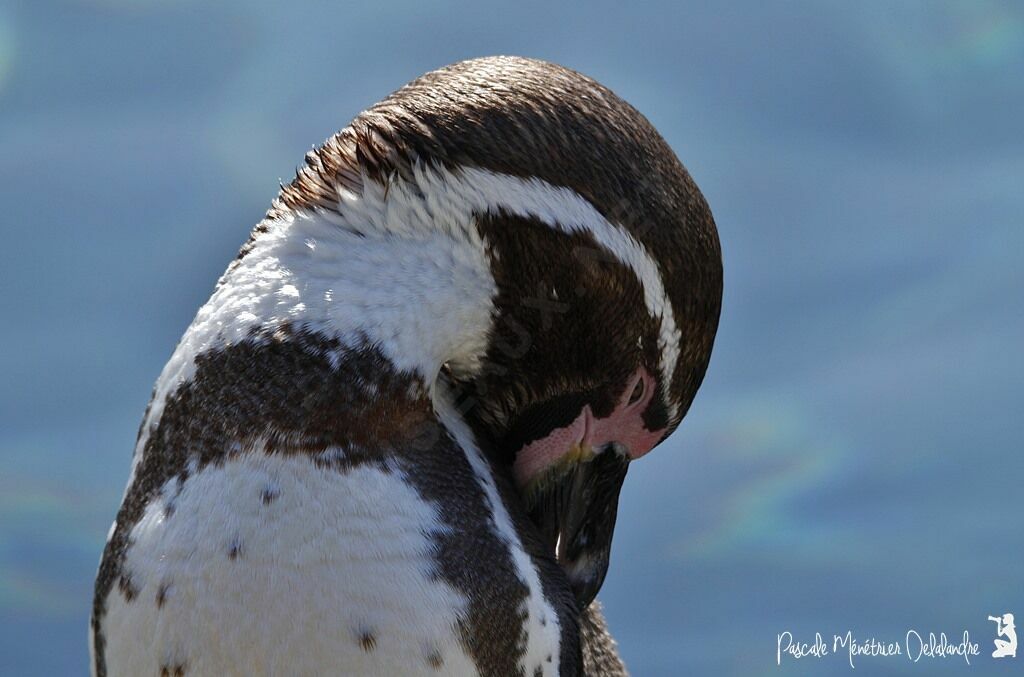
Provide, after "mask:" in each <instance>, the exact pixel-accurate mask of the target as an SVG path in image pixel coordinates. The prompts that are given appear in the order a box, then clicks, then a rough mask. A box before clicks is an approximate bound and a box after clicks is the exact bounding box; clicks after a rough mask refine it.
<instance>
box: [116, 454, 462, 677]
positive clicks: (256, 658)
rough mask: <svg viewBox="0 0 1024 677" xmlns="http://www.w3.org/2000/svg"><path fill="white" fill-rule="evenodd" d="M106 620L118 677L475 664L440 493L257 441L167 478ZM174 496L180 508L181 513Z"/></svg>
mask: <svg viewBox="0 0 1024 677" xmlns="http://www.w3.org/2000/svg"><path fill="white" fill-rule="evenodd" d="M168 484H169V485H171V486H167V487H165V489H164V491H163V495H162V496H161V497H160V498H158V499H156V500H154V501H153V502H152V503H151V504H150V505H149V506H148V507H147V510H146V513H145V516H144V517H143V519H142V520H141V521H140V522H139V523H138V524H137V525H136V526H135V528H134V529H133V530H132V532H131V542H132V545H131V546H130V549H129V550H128V553H127V557H126V561H125V569H124V570H125V571H126V573H127V574H128V575H129V576H130V581H131V585H132V587H133V588H134V590H133V592H134V593H135V594H134V595H133V596H132V597H133V598H132V601H127V599H126V596H125V594H124V592H123V591H122V590H119V589H118V587H117V586H115V587H114V589H113V590H112V591H111V592H110V595H109V597H108V599H107V608H108V610H109V611H108V613H107V615H106V617H105V619H104V632H105V634H106V636H107V650H106V656H107V666H108V670H109V674H111V675H159V674H161V670H162V669H163V668H167V670H168V673H167V674H171V675H173V674H175V669H176V668H177V667H178V666H181V667H182V670H183V673H184V674H186V675H190V676H194V675H261V674H276V675H319V674H339V673H341V674H346V675H383V674H394V675H398V674H402V675H419V674H423V675H437V674H439V673H441V674H452V675H473V674H476V671H475V669H474V667H473V664H472V661H471V660H470V659H469V657H468V656H467V655H466V654H465V652H464V651H463V649H462V647H461V645H460V644H459V640H458V637H457V635H456V631H455V623H456V621H457V619H458V617H459V615H460V614H461V613H462V611H463V610H464V608H465V605H466V600H465V598H464V597H463V596H462V595H461V594H460V593H459V592H457V591H456V590H454V589H452V588H451V587H450V586H448V585H446V584H445V583H444V582H443V581H441V580H439V579H438V577H436V576H434V575H432V573H431V566H432V556H431V539H430V534H431V531H436V530H440V529H443V528H444V527H443V525H442V524H441V522H440V520H439V519H438V512H437V509H436V507H435V506H433V505H431V504H430V503H428V502H426V501H424V500H423V499H422V498H421V497H420V496H419V495H418V494H417V493H416V491H415V490H414V489H413V488H412V487H411V486H410V485H409V484H407V483H406V481H405V479H404V478H403V476H402V475H401V474H400V473H399V472H397V471H394V472H383V471H382V470H380V469H378V468H377V467H374V466H369V465H364V466H361V467H357V468H354V469H351V470H349V471H348V472H347V473H342V472H339V471H338V470H336V469H331V470H325V469H321V468H318V467H317V466H316V465H314V463H313V462H312V461H311V460H310V459H309V458H308V457H284V456H280V455H275V456H268V455H265V454H262V453H252V454H245V455H242V456H238V457H235V458H234V459H231V460H228V461H226V462H225V463H224V464H223V465H222V466H219V467H218V466H212V465H211V466H207V467H206V468H204V469H203V470H201V471H200V472H198V473H197V474H195V475H193V476H192V477H191V478H190V479H188V480H187V481H186V482H184V484H183V485H182V486H180V487H178V486H174V484H175V482H174V481H172V482H170V483H168ZM168 506H173V508H172V510H171V511H170V514H169V515H168V514H167V513H168V510H167V508H168Z"/></svg>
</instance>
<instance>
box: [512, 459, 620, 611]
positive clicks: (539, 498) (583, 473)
mask: <svg viewBox="0 0 1024 677" xmlns="http://www.w3.org/2000/svg"><path fill="white" fill-rule="evenodd" d="M567 458H568V459H571V460H568V462H565V463H560V464H557V465H556V466H555V467H553V468H551V469H550V470H549V471H547V472H546V473H544V475H542V476H541V477H538V478H536V480H534V481H533V482H531V483H530V485H529V486H528V487H527V491H526V492H525V496H526V504H527V507H528V509H529V512H530V517H531V518H532V519H533V521H534V523H535V524H536V525H537V526H538V528H539V529H540V532H541V535H542V536H543V538H544V539H545V541H546V542H547V543H548V545H549V546H550V548H551V550H552V551H554V552H555V553H556V557H557V560H558V563H559V565H560V566H561V567H562V569H563V570H564V571H565V573H566V575H567V576H568V578H569V583H570V585H571V586H572V591H573V594H574V595H575V596H576V601H577V602H578V603H579V605H580V609H585V608H586V607H587V606H589V605H590V603H591V602H592V601H594V597H596V596H597V592H598V590H600V589H601V585H602V584H603V583H604V577H605V574H606V573H607V572H608V561H609V557H610V554H611V547H612V533H613V532H614V531H615V515H616V512H617V510H618V505H619V490H620V489H622V482H623V480H625V479H626V471H627V470H628V468H629V453H628V450H627V449H626V448H625V447H624V446H622V445H621V444H618V443H614V442H612V443H609V444H606V445H603V446H602V447H601V448H600V449H597V450H594V449H592V448H590V447H586V446H582V447H578V448H577V449H574V450H573V453H570V454H569V455H568V457H567Z"/></svg>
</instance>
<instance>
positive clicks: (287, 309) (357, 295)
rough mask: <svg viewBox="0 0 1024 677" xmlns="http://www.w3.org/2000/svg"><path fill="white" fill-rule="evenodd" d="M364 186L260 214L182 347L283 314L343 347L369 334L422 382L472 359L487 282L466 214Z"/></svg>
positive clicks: (267, 324) (233, 338)
mask: <svg viewBox="0 0 1024 677" xmlns="http://www.w3.org/2000/svg"><path fill="white" fill-rule="evenodd" d="M367 192H369V193H370V195H369V196H367V197H362V196H361V197H360V199H358V200H351V201H349V202H348V203H347V204H346V207H347V208H346V209H344V210H342V211H339V212H324V211H316V212H312V211H303V212H289V213H286V214H284V215H283V216H281V217H279V218H277V219H273V220H267V221H265V222H264V223H263V224H261V226H260V227H259V228H258V229H257V231H256V234H255V235H254V237H253V239H252V240H251V241H250V243H249V244H248V245H247V247H246V249H245V250H243V254H242V255H240V258H239V259H238V260H236V261H235V262H234V263H233V264H232V266H231V267H230V268H229V269H228V270H227V272H226V273H225V274H224V276H223V277H222V278H221V279H220V281H219V282H218V285H217V288H216V290H215V291H214V293H213V295H212V297H211V298H210V300H209V302H208V303H207V304H206V305H205V306H204V307H203V308H202V309H201V310H200V312H199V314H198V315H197V317H196V319H195V321H194V322H193V324H192V326H191V327H190V328H189V331H188V333H187V334H186V336H185V338H184V339H183V340H182V345H180V346H179V350H180V349H181V348H183V347H186V348H187V349H188V350H187V352H188V353H191V356H192V357H193V358H194V357H195V356H198V355H200V354H202V353H203V352H204V351H206V350H209V349H211V348H215V347H217V346H218V345H233V344H237V343H239V342H241V341H245V340H247V339H249V338H251V337H252V336H253V335H254V334H255V333H256V332H266V331H268V330H270V331H272V330H274V329H275V328H277V327H281V326H285V325H288V326H290V327H293V328H300V329H302V330H303V331H307V332H312V333H318V334H322V335H323V336H324V337H325V338H328V339H331V340H337V341H338V342H339V343H340V345H341V346H342V348H344V347H357V346H363V345H372V346H374V348H375V349H377V350H379V351H380V352H381V353H382V354H383V355H384V356H385V357H386V358H387V359H388V360H389V361H390V362H391V363H392V365H393V366H394V368H395V370H396V371H398V372H403V373H413V374H416V375H418V376H420V377H421V378H422V379H423V381H424V382H425V383H427V384H431V383H432V382H433V380H434V378H435V377H436V375H437V374H438V372H439V371H440V369H441V367H442V365H445V364H449V365H450V366H451V367H452V368H453V369H458V370H460V371H463V372H474V371H476V370H477V369H478V368H479V366H480V361H481V359H482V358H483V355H484V353H485V352H486V348H487V336H488V331H489V328H490V324H491V321H492V318H491V316H492V309H493V305H492V299H493V297H494V295H495V293H496V290H495V284H494V278H493V276H492V275H491V272H490V265H489V261H488V258H487V254H486V252H485V249H484V245H483V242H482V240H481V238H480V236H479V234H478V233H477V231H476V228H475V225H474V224H473V223H471V222H469V221H467V222H465V223H461V224H451V225H450V226H448V227H446V228H445V229H444V230H441V229H438V228H437V227H436V226H435V225H434V224H433V223H432V222H431V221H432V218H431V215H430V214H428V213H426V212H425V211H424V210H423V209H422V208H421V209H416V208H415V206H414V205H412V204H411V201H404V200H402V196H401V195H399V196H397V199H396V196H395V195H394V194H392V195H391V196H390V199H389V200H387V201H385V200H383V199H374V198H379V197H380V196H377V195H375V194H374V193H375V192H377V191H374V190H373V189H372V188H370V189H368V191H367ZM403 205H405V206H406V208H405V209H404V210H403V209H402V206H403ZM396 224H398V225H396ZM182 357H183V358H185V359H182V360H179V362H182V364H180V365H178V367H179V368H181V369H182V370H183V371H184V372H187V371H188V367H187V365H186V364H184V363H185V362H186V361H187V357H188V355H183V356H182ZM172 362H173V360H172ZM174 368H175V367H174V365H171V364H169V365H168V369H169V370H172V371H173V369H174ZM164 376H165V377H170V380H172V381H178V382H180V381H183V380H187V376H188V374H187V373H181V374H169V373H165V374H164ZM183 377H184V378H183Z"/></svg>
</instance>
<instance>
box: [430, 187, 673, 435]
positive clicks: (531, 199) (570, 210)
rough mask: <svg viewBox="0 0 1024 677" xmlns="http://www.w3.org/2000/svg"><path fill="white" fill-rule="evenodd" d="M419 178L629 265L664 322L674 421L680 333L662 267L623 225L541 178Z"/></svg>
mask: <svg viewBox="0 0 1024 677" xmlns="http://www.w3.org/2000/svg"><path fill="white" fill-rule="evenodd" d="M416 178H417V181H418V183H420V185H421V187H422V189H423V190H424V192H425V193H426V195H427V196H428V198H429V197H432V196H435V195H446V194H454V195H459V196H461V198H462V199H463V200H465V202H466V203H467V206H468V209H469V211H471V212H473V213H476V214H482V213H495V212H497V211H498V210H499V209H505V210H507V211H509V212H511V213H513V214H516V215H518V216H523V217H532V218H535V219H538V220H540V221H542V222H543V223H546V224H548V225H549V226H550V227H552V228H555V229H558V230H560V231H562V232H565V233H588V234H590V235H591V236H592V237H593V238H594V240H595V241H596V242H597V243H598V244H599V245H600V246H601V247H603V248H604V249H606V250H607V251H608V252H609V253H611V254H613V255H614V256H615V257H616V258H617V259H618V260H619V261H620V262H621V263H623V264H624V265H626V266H628V267H629V268H630V269H631V270H632V271H633V274H634V275H636V277H637V280H638V281H639V282H640V284H641V286H642V287H643V290H644V303H645V304H646V306H647V311H648V312H649V313H650V315H651V317H653V318H654V319H655V320H657V321H659V323H660V330H659V337H658V348H659V351H660V353H661V379H660V381H661V391H662V394H663V398H664V401H665V403H666V406H667V408H668V414H669V420H670V421H672V420H674V419H675V416H676V414H677V411H678V406H677V404H676V403H675V401H674V400H673V398H672V393H671V385H672V377H673V375H674V374H675V369H676V363H677V362H678V360H679V341H680V332H679V329H678V327H677V326H676V321H675V314H674V313H673V312H672V304H671V302H670V300H669V298H668V294H667V293H666V292H665V285H664V283H663V282H662V277H661V272H660V270H659V268H658V264H657V262H656V261H655V260H654V259H653V258H652V257H651V254H650V252H648V251H647V248H646V247H645V246H644V245H643V243H641V242H639V241H638V240H637V239H636V238H634V237H633V236H632V235H631V234H630V233H629V231H627V230H626V229H625V228H623V227H622V226H619V225H616V224H613V223H611V222H610V221H608V219H606V218H605V217H604V216H603V215H602V214H601V213H600V212H599V211H597V209H596V208H595V207H594V206H593V205H592V204H591V203H590V202H589V201H588V200H586V199H585V198H584V197H583V196H581V195H580V194H579V193H577V192H575V191H573V190H571V189H569V188H563V187H559V186H553V185H551V184H550V183H547V182H546V181H542V180H540V179H536V178H531V179H523V178H519V177H516V176H510V175H508V174H496V173H494V172H490V171H487V170H484V169H478V168H475V167H469V168H463V169H461V170H460V171H459V172H458V173H455V174H453V173H451V172H447V171H444V170H434V169H425V168H423V167H418V168H417V172H416ZM424 184H426V185H424ZM431 188H432V189H431ZM446 188H447V190H445V189H446Z"/></svg>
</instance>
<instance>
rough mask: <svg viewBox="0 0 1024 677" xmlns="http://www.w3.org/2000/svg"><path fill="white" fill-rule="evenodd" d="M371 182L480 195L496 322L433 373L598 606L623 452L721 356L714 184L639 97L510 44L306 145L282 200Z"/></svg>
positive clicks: (440, 216) (319, 196)
mask: <svg viewBox="0 0 1024 677" xmlns="http://www.w3.org/2000/svg"><path fill="white" fill-rule="evenodd" d="M368 181H374V182H376V183H378V184H380V185H383V186H389V185H398V184H399V183H400V184H401V185H403V186H406V188H404V189H403V191H404V192H403V195H404V196H406V197H405V198H404V199H407V200H408V199H409V198H408V196H409V195H412V194H415V195H417V196H419V197H418V198H417V199H421V200H422V202H423V204H424V205H426V206H427V207H426V211H429V212H430V214H432V215H433V216H432V218H433V219H434V221H435V222H436V223H435V226H436V227H437V228H439V229H450V228H451V227H452V226H451V224H450V223H448V222H447V221H446V218H447V217H446V216H445V215H446V214H449V213H455V212H457V211H458V209H455V208H454V207H453V205H456V203H458V205H465V204H469V203H471V204H472V205H473V206H474V207H473V216H474V219H473V220H474V228H475V233H474V235H473V237H474V238H478V240H476V241H478V243H479V244H480V247H481V248H482V249H483V250H484V254H485V258H486V262H487V263H486V265H487V266H489V269H490V275H491V277H493V282H494V285H493V296H492V298H491V303H492V304H493V307H492V308H490V309H489V313H488V315H489V317H490V320H491V321H490V327H489V330H488V331H487V332H486V336H482V337H479V338H480V340H479V341H478V342H477V341H475V340H474V341H471V342H470V343H472V344H473V346H477V345H479V346H483V348H482V349H481V350H479V351H476V352H474V353H473V355H472V356H471V358H470V359H461V358H460V359H455V358H452V359H442V360H441V362H443V367H441V368H440V374H424V376H425V377H427V378H428V379H436V383H438V384H440V385H442V386H443V387H444V390H445V392H447V393H449V395H450V399H452V400H453V401H455V403H456V408H457V410H458V412H459V413H460V414H461V416H462V417H463V418H464V420H465V422H466V423H467V424H468V425H469V427H470V428H471V429H472V430H473V432H474V434H475V436H476V438H477V441H478V443H479V444H480V446H481V447H482V448H483V449H484V451H485V452H486V453H487V454H488V456H489V457H490V459H491V462H492V465H493V466H494V467H495V468H496V469H497V471H498V472H501V473H507V475H508V476H509V477H510V478H511V479H512V480H513V481H514V482H515V484H516V486H517V487H518V489H519V492H520V494H521V496H522V500H523V502H524V504H525V508H526V510H527V511H528V512H529V514H530V515H531V517H532V518H533V521H534V522H535V523H536V526H537V528H538V530H539V531H540V533H541V535H542V536H543V537H544V538H545V539H546V541H547V543H548V545H549V547H550V548H551V551H552V552H555V553H556V556H557V559H558V561H559V563H560V564H561V565H562V568H563V569H564V570H565V572H566V573H567V575H568V578H569V582H570V584H571V585H572V587H573V590H574V592H575V593H576V597H577V600H578V601H579V603H580V604H581V605H583V606H585V605H586V604H588V603H589V602H590V601H591V600H592V599H593V597H594V595H595V594H596V593H597V590H598V588H599V587H600V585H601V583H602V581H603V579H604V575H605V571H606V569H607V565H608V557H609V552H610V545H611V537H612V533H613V529H614V523H615V513H616V509H617V503H618V495H619V489H620V488H621V486H622V482H623V479H624V477H625V474H626V470H627V468H628V466H629V464H630V463H631V462H634V461H635V460H636V459H638V458H640V457H642V456H644V455H645V454H646V453H648V452H649V451H650V450H651V449H653V448H654V447H655V446H656V445H658V444H659V443H660V442H661V441H663V440H664V439H665V438H666V437H667V436H668V435H669V434H670V433H671V432H672V431H673V430H674V429H675V428H676V427H677V426H678V425H679V423H680V421H681V420H682V418H683V416H684V415H685V413H686V411H687V409H688V408H689V406H690V403H691V402H692V400H693V397H694V395H695V393H696V391H697V388H698V387H699V385H700V383H701V381H702V379H703V377H704V373H705V370H706V368H707V365H708V362H709V359H710V355H711V349H712V344H713V341H714V336H715V332H716V330H717V326H718V317H719V311H720V307H721V295H722V263H721V252H720V247H719V242H718V236H717V231H716V229H715V224H714V220H713V218H712V216H711V212H710V209H709V208H708V205H707V203H706V202H705V201H704V198H703V196H702V195H701V193H700V191H699V190H698V188H697V186H696V185H695V184H694V182H693V180H692V179H691V178H690V175H689V174H688V173H687V171H686V170H685V169H684V168H683V166H682V165H681V164H680V162H679V160H678V159H677V158H676V155H675V153H674V152H673V151H672V149H671V148H670V147H669V146H668V144H667V143H666V142H665V140H664V139H663V138H662V137H661V136H660V135H659V134H658V132H657V131H656V130H655V129H654V127H653V126H652V125H651V123H650V122H649V121H648V120H647V119H646V118H645V117H644V116H643V115H641V114H640V113H639V112H638V111H636V110H635V109H634V108H633V107H632V106H630V105H629V104H627V103H626V102H625V101H623V100H622V99H620V98H619V97H618V96H616V95H615V94H614V93H613V92H611V91H610V90H608V89H607V88H605V87H603V86H602V85H600V84H598V83H597V82H595V81H593V80H591V79H590V78H587V77H586V76H583V75H581V74H579V73H577V72H575V71H572V70H569V69H566V68H563V67H560V66H556V65H554V64H550V63H546V62H543V61H536V60H531V59H523V58H515V57H492V58H485V59H475V60H470V61H465V62H461V63H458V64H454V65H452V66H449V67H446V68H443V69H441V70H438V71H434V72H432V73H428V74H427V75H424V76H422V77H420V78H418V79H417V80H414V81H413V82H411V83H409V84H408V85H406V86H405V87H403V88H402V89H400V90H398V91H397V92H395V93H394V94H392V95H391V96H389V97H387V98H386V99H384V100H383V101H381V102H380V103H379V104H377V105H375V106H373V107H372V108H370V109H369V110H367V111H366V112H364V113H362V114H361V115H360V116H358V117H357V118H356V119H355V120H354V121H353V123H352V124H351V125H350V126H349V127H347V128H346V129H345V130H343V132H341V133H340V134H339V135H338V136H336V137H334V138H333V139H331V140H330V141H328V143H327V144H326V145H325V146H324V148H323V149H322V150H321V151H319V152H318V153H316V154H313V155H312V156H309V157H307V165H306V166H305V167H303V168H301V169H300V171H299V175H298V177H297V178H296V180H295V182H293V183H292V184H291V185H289V186H286V187H285V188H284V189H283V191H282V194H281V196H280V197H279V200H278V202H277V203H275V208H274V209H275V210H278V211H280V212H282V213H283V212H285V211H287V210H289V209H292V210H297V209H306V210H315V209H324V210H331V209H334V208H335V207H334V205H335V204H336V202H337V199H338V195H339V192H349V193H359V192H360V190H362V188H363V187H364V186H365V185H366V184H367V182H368ZM410 187H411V188H410ZM385 192H386V191H385ZM460 208H461V207H460ZM270 216H271V217H273V216H274V212H273V210H272V213H271V214H270ZM457 316H458V314H457V313H453V317H457ZM437 321H438V322H442V323H443V322H445V321H446V318H443V317H440V318H437Z"/></svg>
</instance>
